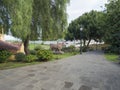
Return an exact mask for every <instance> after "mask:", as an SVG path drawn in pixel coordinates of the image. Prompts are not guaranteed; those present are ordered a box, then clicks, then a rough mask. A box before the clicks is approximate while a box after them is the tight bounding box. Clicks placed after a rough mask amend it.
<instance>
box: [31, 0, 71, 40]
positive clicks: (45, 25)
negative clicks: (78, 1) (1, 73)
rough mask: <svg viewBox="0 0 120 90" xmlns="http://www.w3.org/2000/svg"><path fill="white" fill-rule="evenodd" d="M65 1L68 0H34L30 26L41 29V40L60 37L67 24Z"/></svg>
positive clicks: (67, 0) (67, 1)
mask: <svg viewBox="0 0 120 90" xmlns="http://www.w3.org/2000/svg"><path fill="white" fill-rule="evenodd" d="M67 3H69V0H62V1H61V0H44V1H42V0H34V5H33V24H32V27H33V28H34V30H36V29H37V26H39V27H40V28H41V29H42V39H43V40H53V39H54V40H55V39H57V38H60V37H62V35H63V31H64V30H65V28H66V25H67V14H66V5H67ZM36 31H37V30H36Z"/></svg>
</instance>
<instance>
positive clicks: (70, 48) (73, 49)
mask: <svg viewBox="0 0 120 90" xmlns="http://www.w3.org/2000/svg"><path fill="white" fill-rule="evenodd" d="M62 51H64V52H75V51H76V48H75V46H73V45H71V46H69V47H64V48H63V49H62Z"/></svg>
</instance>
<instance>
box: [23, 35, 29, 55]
mask: <svg viewBox="0 0 120 90" xmlns="http://www.w3.org/2000/svg"><path fill="white" fill-rule="evenodd" d="M28 45H29V36H27V37H26V39H25V41H24V51H25V54H26V55H28V54H29V50H28Z"/></svg>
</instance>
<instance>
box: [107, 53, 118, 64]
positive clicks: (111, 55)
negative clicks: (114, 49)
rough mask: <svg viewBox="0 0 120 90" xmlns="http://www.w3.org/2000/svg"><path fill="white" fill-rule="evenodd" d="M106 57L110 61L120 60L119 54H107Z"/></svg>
mask: <svg viewBox="0 0 120 90" xmlns="http://www.w3.org/2000/svg"><path fill="white" fill-rule="evenodd" d="M105 57H106V59H107V60H109V61H113V62H119V60H118V57H119V56H118V55H117V54H105Z"/></svg>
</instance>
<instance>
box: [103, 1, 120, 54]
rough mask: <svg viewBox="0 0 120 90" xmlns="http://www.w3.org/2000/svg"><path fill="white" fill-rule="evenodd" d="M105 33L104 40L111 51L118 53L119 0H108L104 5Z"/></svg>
mask: <svg viewBox="0 0 120 90" xmlns="http://www.w3.org/2000/svg"><path fill="white" fill-rule="evenodd" d="M106 8H107V10H106V21H107V22H106V23H107V34H106V38H105V42H106V43H108V44H110V45H111V47H110V48H109V49H110V51H111V52H113V53H119V54H120V0H109V3H108V4H107V5H106Z"/></svg>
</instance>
